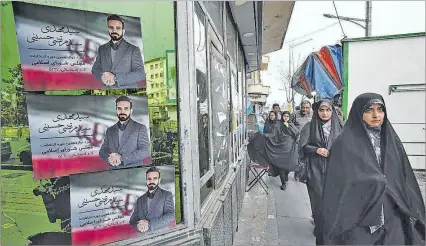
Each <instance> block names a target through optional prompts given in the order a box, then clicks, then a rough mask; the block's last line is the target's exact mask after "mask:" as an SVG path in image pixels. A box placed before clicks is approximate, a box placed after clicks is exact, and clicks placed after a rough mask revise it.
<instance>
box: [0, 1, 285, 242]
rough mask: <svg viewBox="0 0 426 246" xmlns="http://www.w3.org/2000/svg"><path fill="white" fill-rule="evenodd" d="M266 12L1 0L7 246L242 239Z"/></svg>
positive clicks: (242, 6)
mask: <svg viewBox="0 0 426 246" xmlns="http://www.w3.org/2000/svg"><path fill="white" fill-rule="evenodd" d="M264 8H265V6H264V4H263V3H262V2H245V1H243V2H241V3H238V4H237V2H235V4H234V3H233V2H213V1H209V2H184V1H178V2H166V1H155V2H154V1H152V2H148V1H147V2H146V1H119V2H111V1H107V2H98V1H87V0H86V1H84V0H78V1H50V0H45V1H26V2H13V3H12V2H2V3H1V24H2V30H1V55H2V57H1V59H2V60H1V64H2V67H1V78H2V100H1V107H2V108H1V110H2V113H1V127H2V161H1V201H2V207H1V210H2V228H1V244H2V245H28V244H30V245H31V244H33V245H35V244H37V245H47V244H56V245H70V244H76V245H77V244H78V245H99V244H114V245H117V244H118V245H128V244H135V245H143V244H146V245H232V242H233V236H234V234H235V231H236V230H237V226H238V216H239V212H240V210H241V207H242V200H243V197H244V193H245V184H246V178H247V177H246V171H247V170H246V166H247V162H248V156H247V153H246V148H245V146H246V141H247V120H246V119H247V110H246V109H247V105H246V101H247V100H246V99H247V82H246V76H245V75H246V73H248V72H251V71H254V70H257V69H259V67H260V65H261V57H262V52H264V50H263V51H262V40H263V39H262V38H263V37H264V35H265V34H268V33H267V32H265V30H266V28H264V27H263V26H262V25H263V24H264V21H263V18H264ZM292 8H293V4H290V5H289V7H288V8H283V9H282V11H284V12H285V11H287V12H285V13H287V15H290V14H291V10H292ZM269 14H272V12H271V13H269ZM288 21H289V18H288V17H287V19H286V20H285V26H287V25H288ZM262 29H265V30H263V31H262ZM281 35H284V34H283V33H281ZM280 41H281V40H280ZM278 43H279V42H278ZM271 44H274V43H273V42H269V43H268V45H269V46H268V48H269V49H271V47H272V46H271ZM281 44H282V43H281ZM281 44H276V46H277V47H278V46H279V47H281ZM263 48H265V47H263ZM268 51H269V52H270V50H268ZM153 167H155V168H153Z"/></svg>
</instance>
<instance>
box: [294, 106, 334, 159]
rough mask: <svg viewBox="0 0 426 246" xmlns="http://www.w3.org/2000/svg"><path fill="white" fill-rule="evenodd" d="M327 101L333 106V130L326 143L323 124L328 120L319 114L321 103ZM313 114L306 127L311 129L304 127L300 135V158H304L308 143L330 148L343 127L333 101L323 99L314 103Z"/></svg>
mask: <svg viewBox="0 0 426 246" xmlns="http://www.w3.org/2000/svg"><path fill="white" fill-rule="evenodd" d="M323 102H327V103H329V104H330V106H331V109H332V110H331V112H332V115H331V119H330V121H331V131H330V136H329V137H328V141H327V142H326V143H324V142H323V137H322V136H323V133H322V132H323V129H322V126H323V125H324V124H325V123H327V121H324V120H322V119H321V118H320V116H319V114H318V109H319V108H320V105H321V103H323ZM312 110H313V115H312V119H311V122H310V123H307V124H306V125H305V127H306V128H307V127H309V131H307V129H305V127H304V129H302V132H301V135H300V142H299V151H300V152H299V154H300V158H301V159H302V158H304V156H305V155H304V153H303V147H304V146H305V145H307V144H310V145H313V146H317V147H321V146H322V147H325V148H327V149H330V147H331V146H332V145H333V142H334V139H336V138H337V136H338V135H339V133H340V131H341V129H342V123H341V121H340V120H339V117H338V116H337V114H336V110H335V109H334V106H333V103H332V102H331V101H330V100H328V99H322V100H320V101H318V102H316V103H314V104H313V105H312Z"/></svg>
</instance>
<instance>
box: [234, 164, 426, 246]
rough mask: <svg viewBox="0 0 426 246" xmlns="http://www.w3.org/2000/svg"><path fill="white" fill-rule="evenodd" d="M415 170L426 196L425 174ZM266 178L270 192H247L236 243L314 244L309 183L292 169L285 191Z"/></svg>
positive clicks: (258, 189)
mask: <svg viewBox="0 0 426 246" xmlns="http://www.w3.org/2000/svg"><path fill="white" fill-rule="evenodd" d="M250 174H251V173H250ZM415 174H416V178H417V181H418V182H419V186H420V189H421V191H422V194H423V199H425V192H424V190H425V186H426V184H425V180H426V174H425V172H424V171H415ZM252 179H253V177H252V175H250V179H249V180H252ZM264 180H265V181H266V183H267V184H268V186H269V189H268V192H269V195H267V194H266V193H265V191H264V190H263V189H262V187H261V186H260V184H256V185H255V186H254V187H253V188H252V189H251V190H250V191H249V192H246V193H245V198H244V202H243V208H242V211H241V214H240V217H239V223H238V232H237V233H236V235H235V238H234V245H235V246H243V245H256V246H258V245H265V246H266V245H280V246H281V245H315V237H314V235H313V225H312V224H311V207H310V203H309V196H308V191H307V189H306V185H305V184H303V183H300V182H296V181H294V178H293V173H290V175H289V182H288V185H287V189H286V190H285V191H282V190H280V188H279V186H280V185H281V182H280V179H279V177H275V178H273V177H268V176H267V175H265V176H264Z"/></svg>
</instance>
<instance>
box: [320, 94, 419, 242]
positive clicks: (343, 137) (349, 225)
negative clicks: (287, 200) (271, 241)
mask: <svg viewBox="0 0 426 246" xmlns="http://www.w3.org/2000/svg"><path fill="white" fill-rule="evenodd" d="M322 216H323V220H322V221H323V225H322V233H323V236H322V238H323V242H324V244H325V245H332V244H340V245H379V244H380V245H425V241H424V240H425V206H424V201H423V198H422V195H421V192H420V188H419V185H418V183H417V180H416V178H415V176H414V172H413V169H412V168H411V165H410V162H409V160H408V157H407V154H406V152H405V150H404V147H403V145H402V142H401V140H400V139H399V137H398V135H397V134H396V132H395V130H394V129H393V127H392V125H391V123H390V122H389V120H388V118H387V113H386V106H385V102H384V100H383V97H382V96H381V95H378V94H374V93H365V94H362V95H359V96H358V97H357V98H356V99H355V100H354V102H353V104H352V108H351V111H350V113H349V117H348V119H347V121H346V123H345V127H344V129H343V131H342V133H341V134H340V136H339V137H338V138H337V139H336V141H335V142H334V145H333V147H332V149H331V152H330V156H329V163H328V166H327V172H326V176H325V181H324V193H323V204H322Z"/></svg>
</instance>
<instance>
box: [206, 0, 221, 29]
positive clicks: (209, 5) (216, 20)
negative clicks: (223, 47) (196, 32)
mask: <svg viewBox="0 0 426 246" xmlns="http://www.w3.org/2000/svg"><path fill="white" fill-rule="evenodd" d="M223 3H224V2H222V1H205V2H203V4H204V6H206V9H207V12H208V13H209V15H210V17H211V18H212V21H213V24H214V26H215V28H216V30H217V31H218V33H217V34H218V35H219V36H220V37H223Z"/></svg>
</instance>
